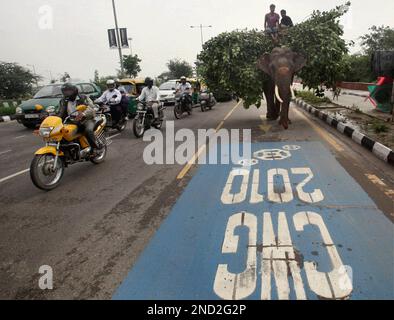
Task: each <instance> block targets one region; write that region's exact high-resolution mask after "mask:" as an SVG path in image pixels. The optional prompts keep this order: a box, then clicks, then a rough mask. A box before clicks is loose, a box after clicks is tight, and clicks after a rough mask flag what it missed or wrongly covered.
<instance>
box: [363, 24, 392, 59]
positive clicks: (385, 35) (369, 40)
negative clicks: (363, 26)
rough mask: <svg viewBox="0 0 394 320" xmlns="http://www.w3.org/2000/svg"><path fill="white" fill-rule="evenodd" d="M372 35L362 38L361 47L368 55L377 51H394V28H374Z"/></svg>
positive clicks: (372, 28) (371, 30)
mask: <svg viewBox="0 0 394 320" xmlns="http://www.w3.org/2000/svg"><path fill="white" fill-rule="evenodd" d="M369 30H370V33H368V34H365V35H363V36H362V37H361V46H362V47H363V50H364V52H365V53H366V54H367V55H370V54H372V53H373V52H374V51H376V50H394V28H390V27H388V26H381V27H377V26H372V27H371V28H369Z"/></svg>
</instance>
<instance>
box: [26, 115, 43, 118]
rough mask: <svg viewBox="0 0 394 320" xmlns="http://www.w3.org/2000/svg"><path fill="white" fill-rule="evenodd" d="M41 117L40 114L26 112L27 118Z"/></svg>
mask: <svg viewBox="0 0 394 320" xmlns="http://www.w3.org/2000/svg"><path fill="white" fill-rule="evenodd" d="M39 117H40V115H38V114H25V119H38V118H39Z"/></svg>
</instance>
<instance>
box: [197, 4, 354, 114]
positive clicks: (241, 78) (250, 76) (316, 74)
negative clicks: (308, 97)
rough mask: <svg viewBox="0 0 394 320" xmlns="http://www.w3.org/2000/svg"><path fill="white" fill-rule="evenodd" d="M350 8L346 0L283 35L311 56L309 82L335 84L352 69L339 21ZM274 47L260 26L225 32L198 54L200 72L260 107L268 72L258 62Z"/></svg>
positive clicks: (218, 86) (214, 84) (212, 84)
mask: <svg viewBox="0 0 394 320" xmlns="http://www.w3.org/2000/svg"><path fill="white" fill-rule="evenodd" d="M349 6H350V3H346V4H345V5H343V6H338V7H336V8H334V9H332V10H330V11H325V12H321V11H314V12H313V13H312V15H311V16H310V18H309V19H308V20H306V21H304V22H302V23H300V24H297V25H295V26H294V27H293V28H291V29H289V30H288V33H287V35H283V36H282V37H281V43H280V45H281V46H287V47H289V48H291V49H292V50H293V51H295V52H299V53H302V54H303V55H304V56H305V57H306V58H307V60H308V63H307V66H306V67H305V68H304V69H303V70H301V72H300V74H299V75H300V76H301V77H302V79H303V81H304V84H305V85H306V86H308V87H311V88H318V87H319V86H321V85H323V84H324V85H327V86H328V87H330V86H334V85H335V83H336V82H337V81H338V80H342V79H343V77H344V74H345V73H346V71H347V68H348V64H347V63H346V61H345V59H344V57H345V55H346V54H347V52H348V49H347V44H346V42H345V40H343V38H342V36H343V30H342V28H341V27H340V25H339V19H340V18H341V16H343V15H344V14H345V13H346V12H347V11H348V9H349ZM274 47H275V45H274V43H273V42H272V40H271V39H270V38H269V37H267V36H266V35H265V34H264V33H263V32H261V31H258V30H251V31H250V30H236V31H233V32H225V33H222V34H220V35H218V36H217V37H215V38H213V39H211V40H209V41H208V42H206V43H205V44H204V49H203V51H202V52H201V54H200V55H199V57H198V59H199V61H200V62H201V65H200V66H199V72H200V73H201V74H202V77H203V78H204V80H205V82H206V83H207V85H208V86H209V87H210V88H211V89H212V90H219V89H224V90H227V91H230V92H233V93H235V94H236V95H237V96H239V97H241V98H242V99H243V100H244V101H245V103H244V105H245V107H249V106H250V105H253V104H255V105H256V106H258V107H259V106H260V104H261V99H262V97H263V89H262V88H263V84H264V81H267V80H268V76H267V75H265V74H263V72H262V71H260V70H258V69H257V60H258V58H259V57H260V56H261V55H262V54H264V53H269V52H271V51H272V49H273V48H274Z"/></svg>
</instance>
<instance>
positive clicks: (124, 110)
mask: <svg viewBox="0 0 394 320" xmlns="http://www.w3.org/2000/svg"><path fill="white" fill-rule="evenodd" d="M119 91H120V93H121V95H122V100H121V101H120V107H121V108H122V113H123V117H125V118H127V113H128V110H129V102H130V99H129V97H128V96H127V94H126V90H125V89H124V88H123V87H120V89H119Z"/></svg>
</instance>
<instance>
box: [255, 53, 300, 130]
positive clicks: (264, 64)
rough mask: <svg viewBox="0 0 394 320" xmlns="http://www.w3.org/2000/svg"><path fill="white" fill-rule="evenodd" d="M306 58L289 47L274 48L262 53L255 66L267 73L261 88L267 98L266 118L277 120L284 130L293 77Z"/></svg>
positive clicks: (287, 118) (292, 93) (286, 124)
mask: <svg viewBox="0 0 394 320" xmlns="http://www.w3.org/2000/svg"><path fill="white" fill-rule="evenodd" d="M306 62H307V61H306V58H305V57H304V56H302V55H301V54H299V53H295V52H293V51H292V50H291V49H289V48H286V47H282V48H275V49H273V50H272V52H271V53H266V54H264V55H262V56H261V57H260V58H259V60H258V63H257V67H258V68H259V69H260V70H262V71H263V72H265V73H266V74H268V75H269V77H270V79H269V80H268V81H266V82H265V84H264V87H263V90H264V95H265V98H266V100H267V109H268V111H267V119H268V120H277V119H278V117H279V116H280V120H279V124H280V125H282V126H283V127H284V128H285V129H286V130H287V129H288V128H289V123H291V122H290V120H289V105H290V101H291V99H292V98H294V97H295V95H294V90H293V79H294V75H295V73H297V72H298V71H300V70H301V69H302V68H303V67H305V66H306Z"/></svg>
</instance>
